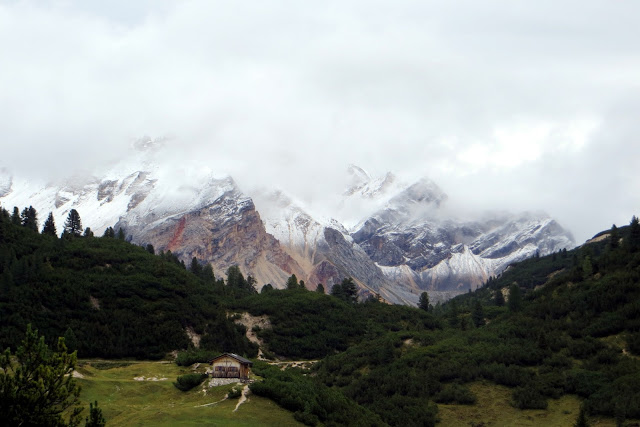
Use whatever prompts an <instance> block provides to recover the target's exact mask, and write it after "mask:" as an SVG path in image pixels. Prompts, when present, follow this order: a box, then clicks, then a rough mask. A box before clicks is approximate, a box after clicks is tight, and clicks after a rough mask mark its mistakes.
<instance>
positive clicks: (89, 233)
mask: <svg viewBox="0 0 640 427" xmlns="http://www.w3.org/2000/svg"><path fill="white" fill-rule="evenodd" d="M83 236H84V237H93V231H91V228H89V227H87V228H85V229H84V234H83Z"/></svg>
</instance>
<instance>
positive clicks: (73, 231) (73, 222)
mask: <svg viewBox="0 0 640 427" xmlns="http://www.w3.org/2000/svg"><path fill="white" fill-rule="evenodd" d="M80 233H82V221H81V220H80V214H79V213H78V211H77V210H75V209H71V210H70V211H69V215H68V216H67V221H66V222H65V223H64V234H67V235H70V236H79V235H80Z"/></svg>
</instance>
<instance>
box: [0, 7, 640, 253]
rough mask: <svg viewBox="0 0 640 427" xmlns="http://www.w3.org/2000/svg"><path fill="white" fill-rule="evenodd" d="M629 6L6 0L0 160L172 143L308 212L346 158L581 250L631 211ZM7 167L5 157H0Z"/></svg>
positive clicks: (635, 65) (60, 158)
mask: <svg viewBox="0 0 640 427" xmlns="http://www.w3.org/2000/svg"><path fill="white" fill-rule="evenodd" d="M638 16H640V2H635V1H617V2H611V1H590V0H580V1H559V0H554V1H536V2H531V1H527V2H525V1H514V0H505V1H491V0H484V1H477V0H469V1H451V0H443V1H425V0H419V1H405V0H395V1H376V0H366V1H364V0H362V1H359V0H358V1H355V0H354V1H321V2H304V1H299V0H291V1H271V0H256V1H240V0H239V1H232V2H229V1H211V0H203V1H196V0H193V1H160V0H153V1H152V0H148V1H130V0H127V1H124V0H122V1H110V2H105V1H86V0H85V1H80V0H78V1H64V0H61V1H50V2H49V1H44V0H40V1H15V0H0V147H1V149H2V150H1V152H2V157H0V163H1V164H2V165H5V166H8V167H9V168H10V169H11V170H12V171H13V173H14V174H16V175H26V174H40V175H42V176H56V175H59V174H61V173H64V172H65V171H66V170H68V169H72V168H73V167H74V166H75V165H81V166H83V167H85V168H94V167H97V166H98V165H99V163H100V162H104V161H106V160H109V159H113V158H114V157H117V156H118V155H124V154H126V153H127V150H128V149H129V147H130V144H131V141H132V139H135V138H137V137H140V136H142V135H150V136H151V137H154V138H155V137H162V136H172V137H173V139H172V144H174V148H175V149H176V150H180V151H181V152H182V153H183V154H184V155H185V156H186V157H187V158H190V157H193V158H197V159H199V160H200V161H203V159H206V161H207V162H208V163H210V165H211V167H212V168H213V169H215V170H220V171H221V173H231V174H232V175H233V176H234V177H235V178H236V180H237V181H238V182H239V183H240V184H241V185H244V186H246V187H251V186H254V185H257V184H265V183H266V184H271V183H273V186H281V187H284V188H285V189H287V190H289V191H290V192H293V193H296V194H298V195H299V197H301V198H304V199H306V200H307V201H308V202H310V203H312V202H313V200H314V198H315V197H319V195H320V194H321V193H323V192H326V191H327V189H330V188H332V187H333V186H335V185H337V184H336V182H338V180H337V179H334V177H337V176H340V177H342V175H343V171H344V169H345V168H346V166H347V165H348V164H349V163H355V164H358V165H360V166H362V167H363V168H365V169H367V170H369V171H370V172H372V173H383V172H385V171H387V170H390V171H394V172H396V173H397V174H398V175H400V176H401V177H402V178H404V179H407V180H412V179H416V178H418V177H422V176H427V177H429V178H431V179H433V180H434V181H436V182H437V183H438V184H439V185H440V186H441V187H442V188H443V190H444V191H445V192H447V193H448V194H449V195H450V198H451V199H452V200H455V201H456V203H459V204H463V205H467V206H469V207H470V208H472V209H486V208H491V209H509V210H523V209H527V210H543V211H546V212H548V213H549V214H551V215H552V216H554V217H555V218H557V219H558V220H559V221H560V223H561V224H562V225H564V226H565V227H567V228H568V229H570V230H571V231H572V232H573V233H574V235H575V237H576V240H577V241H578V242H579V243H580V242H582V241H584V240H585V239H587V238H588V237H590V236H591V235H593V234H594V233H596V232H598V231H600V230H601V229H604V228H608V227H610V226H611V224H612V223H614V222H615V223H616V224H618V225H624V224H627V223H628V222H629V220H630V218H631V216H632V215H633V214H639V213H640V43H638V41H639V40H640V25H638V22H637V18H638ZM2 165H0V166H2Z"/></svg>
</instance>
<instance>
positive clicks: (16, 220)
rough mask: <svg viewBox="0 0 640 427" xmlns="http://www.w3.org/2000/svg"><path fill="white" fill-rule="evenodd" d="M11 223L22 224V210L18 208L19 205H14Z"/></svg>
mask: <svg viewBox="0 0 640 427" xmlns="http://www.w3.org/2000/svg"><path fill="white" fill-rule="evenodd" d="M11 223H12V224H13V225H20V224H22V219H21V218H20V210H19V209H18V207H17V206H14V207H13V215H11Z"/></svg>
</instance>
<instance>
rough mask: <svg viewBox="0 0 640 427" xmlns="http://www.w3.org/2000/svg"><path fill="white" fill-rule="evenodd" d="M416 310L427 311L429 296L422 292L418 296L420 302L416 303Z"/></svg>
mask: <svg viewBox="0 0 640 427" xmlns="http://www.w3.org/2000/svg"><path fill="white" fill-rule="evenodd" d="M418 308H420V309H422V310H424V311H429V294H428V293H426V292H423V293H421V294H420V300H419V301H418Z"/></svg>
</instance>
